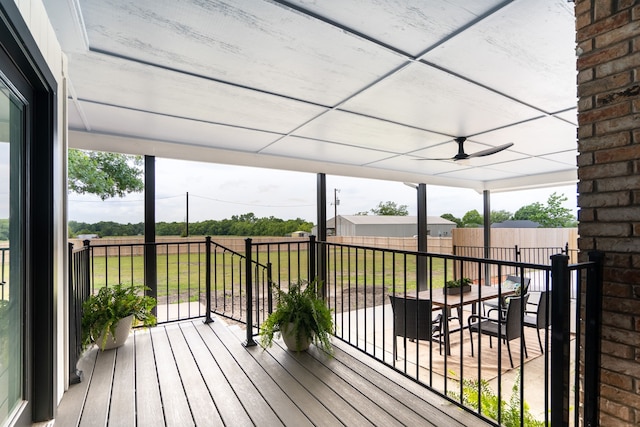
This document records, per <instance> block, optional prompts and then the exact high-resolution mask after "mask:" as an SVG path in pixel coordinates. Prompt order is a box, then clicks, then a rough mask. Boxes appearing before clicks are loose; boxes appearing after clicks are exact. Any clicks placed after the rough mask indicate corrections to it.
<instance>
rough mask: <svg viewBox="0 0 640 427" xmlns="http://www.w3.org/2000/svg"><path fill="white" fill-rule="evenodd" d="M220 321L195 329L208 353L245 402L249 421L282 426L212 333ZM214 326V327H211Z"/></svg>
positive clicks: (262, 424)
mask: <svg viewBox="0 0 640 427" xmlns="http://www.w3.org/2000/svg"><path fill="white" fill-rule="evenodd" d="M219 322H220V321H217V322H214V323H213V324H210V325H204V324H200V325H197V326H196V328H197V329H198V331H199V332H200V335H201V336H202V337H203V339H204V341H205V343H206V345H207V347H208V348H209V351H211V353H212V354H213V357H214V359H215V361H216V362H217V363H218V365H219V366H220V369H222V371H223V372H224V373H225V377H226V379H227V381H228V382H229V385H230V386H231V388H232V389H233V391H234V394H235V395H236V396H238V397H239V398H240V399H242V400H243V401H244V402H246V409H247V412H248V414H249V416H250V417H251V420H252V421H253V422H254V424H255V425H257V426H277V425H282V421H280V419H279V418H278V417H277V415H276V414H275V413H274V412H273V410H272V409H271V407H270V406H269V405H268V404H267V402H266V401H265V400H264V398H263V397H262V395H261V394H260V393H259V392H258V390H256V388H255V386H254V385H253V383H252V382H251V381H250V379H249V378H248V377H247V376H246V374H245V372H244V371H243V370H242V369H241V368H240V366H239V365H238V362H236V360H235V359H233V357H231V354H230V353H229V352H228V351H227V349H226V348H225V347H224V346H223V345H222V344H221V343H220V340H219V339H218V336H217V335H216V334H215V333H214V332H213V329H212V327H215V325H217V324H218V323H219ZM211 325H214V326H211Z"/></svg>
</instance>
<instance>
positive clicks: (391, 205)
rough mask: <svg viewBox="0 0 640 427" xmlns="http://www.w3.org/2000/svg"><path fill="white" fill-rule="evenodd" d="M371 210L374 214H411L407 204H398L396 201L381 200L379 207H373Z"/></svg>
mask: <svg viewBox="0 0 640 427" xmlns="http://www.w3.org/2000/svg"><path fill="white" fill-rule="evenodd" d="M371 212H372V213H373V214H374V215H397V216H407V215H409V210H408V209H407V205H397V204H396V203H395V202H384V203H383V202H380V203H378V207H377V208H374V209H371Z"/></svg>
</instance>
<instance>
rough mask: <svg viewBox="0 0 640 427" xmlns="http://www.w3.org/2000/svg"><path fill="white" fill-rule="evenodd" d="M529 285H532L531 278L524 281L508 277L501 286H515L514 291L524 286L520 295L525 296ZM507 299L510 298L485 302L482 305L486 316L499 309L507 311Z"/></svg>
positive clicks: (516, 277) (518, 277)
mask: <svg viewBox="0 0 640 427" xmlns="http://www.w3.org/2000/svg"><path fill="white" fill-rule="evenodd" d="M529 283H531V279H530V278H529V277H525V278H524V280H523V279H522V277H520V276H507V278H506V279H505V281H504V282H502V284H501V285H500V286H513V287H514V289H515V288H516V286H522V289H521V291H520V295H524V294H526V293H527V291H528V290H529ZM507 299H508V297H502V298H495V299H491V300H488V301H484V302H483V303H482V307H483V309H484V312H485V314H488V311H491V310H494V309H497V308H498V307H500V308H501V309H502V310H505V309H506V308H507Z"/></svg>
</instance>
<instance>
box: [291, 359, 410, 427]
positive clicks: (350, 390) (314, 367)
mask: <svg viewBox="0 0 640 427" xmlns="http://www.w3.org/2000/svg"><path fill="white" fill-rule="evenodd" d="M300 360H301V361H302V363H304V365H305V367H307V369H308V370H309V371H310V372H311V373H312V374H313V375H314V376H315V377H316V378H317V379H318V380H319V381H322V382H323V383H325V384H326V385H327V386H328V387H331V388H332V389H333V390H334V391H335V392H336V393H338V394H339V395H341V396H345V398H347V399H348V402H349V404H351V405H352V406H353V407H354V409H355V410H357V411H358V412H359V413H360V414H362V415H363V416H364V417H365V418H366V419H367V420H369V422H371V423H372V424H374V425H384V426H394V425H395V426H400V425H402V423H400V422H399V421H398V420H397V419H396V418H395V417H394V415H393V414H390V413H389V412H387V411H385V410H384V409H382V408H381V407H380V406H379V405H378V404H377V403H376V402H375V401H373V400H371V399H369V398H368V397H367V396H366V395H365V391H364V390H360V389H359V388H358V387H359V386H361V384H350V383H349V382H348V381H346V380H345V379H344V378H342V377H340V376H339V375H336V374H335V373H334V372H333V371H332V369H333V363H335V360H333V359H332V361H331V363H330V366H331V368H328V367H327V366H325V365H324V364H322V362H320V361H319V360H317V359H316V358H314V357H313V356H311V355H309V354H308V352H303V353H300ZM347 424H348V423H347Z"/></svg>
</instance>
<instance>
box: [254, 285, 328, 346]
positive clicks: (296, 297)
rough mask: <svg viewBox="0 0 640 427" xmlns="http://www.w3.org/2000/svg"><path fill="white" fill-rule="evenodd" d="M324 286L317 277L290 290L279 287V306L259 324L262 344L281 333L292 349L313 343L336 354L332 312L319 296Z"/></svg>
mask: <svg viewBox="0 0 640 427" xmlns="http://www.w3.org/2000/svg"><path fill="white" fill-rule="evenodd" d="M303 288H304V289H303ZM321 289H322V286H321V285H320V284H319V283H318V282H317V281H316V280H314V281H313V282H311V283H305V282H301V283H293V284H291V285H289V289H288V290H287V291H285V290H282V289H279V288H276V289H275V291H274V293H275V294H276V299H277V305H276V308H275V310H274V311H273V312H272V313H271V314H269V316H268V317H267V318H266V319H265V321H264V322H263V323H262V325H261V326H260V344H261V345H262V347H264V348H266V347H269V346H271V344H272V343H273V338H274V336H275V335H276V334H280V335H282V338H283V340H284V342H285V344H286V345H287V348H288V349H289V350H292V351H297V352H300V351H305V350H306V349H307V348H309V344H310V343H311V342H313V343H314V344H315V345H316V346H318V347H319V348H321V349H322V350H324V351H325V352H327V353H328V354H333V348H332V347H331V342H330V338H331V335H332V334H333V315H332V314H331V310H330V309H329V308H328V307H327V306H326V304H325V302H324V301H323V300H322V298H320V297H319V296H318V295H320V293H321Z"/></svg>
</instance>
